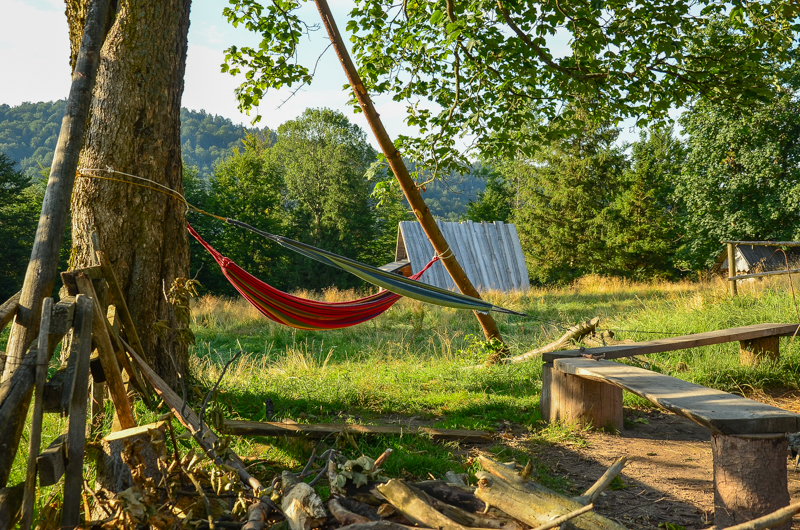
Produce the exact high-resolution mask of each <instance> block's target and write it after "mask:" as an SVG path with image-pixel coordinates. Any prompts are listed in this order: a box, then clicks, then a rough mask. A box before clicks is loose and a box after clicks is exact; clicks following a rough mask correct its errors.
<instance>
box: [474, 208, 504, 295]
mask: <svg viewBox="0 0 800 530" xmlns="http://www.w3.org/2000/svg"><path fill="white" fill-rule="evenodd" d="M478 227H479V228H480V231H481V235H482V236H483V237H482V238H481V246H482V247H483V248H485V249H486V253H487V257H488V258H489V263H490V265H491V272H492V275H493V278H491V286H490V288H491V289H494V290H496V291H505V290H506V289H505V284H504V280H503V278H504V274H502V273H501V268H500V265H499V263H498V259H499V256H498V249H497V243H496V241H495V239H496V238H495V237H494V234H491V233H490V231H494V225H492V224H490V223H485V222H482V223H481V224H480V225H478Z"/></svg>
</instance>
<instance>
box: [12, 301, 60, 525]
mask: <svg viewBox="0 0 800 530" xmlns="http://www.w3.org/2000/svg"><path fill="white" fill-rule="evenodd" d="M52 311H53V299H52V298H45V299H44V302H43V303H42V320H41V322H40V325H39V331H40V333H39V343H38V345H37V346H36V347H37V348H38V351H37V354H36V396H35V398H34V402H33V418H32V419H31V435H30V440H29V445H28V474H27V477H25V496H24V497H23V500H22V522H20V524H19V527H20V528H21V529H22V530H30V528H31V523H33V501H34V499H35V497H36V475H37V472H36V458H37V457H38V456H39V451H40V450H41V448H42V411H43V405H44V398H43V397H42V392H44V384H45V382H46V381H47V361H48V360H49V359H50V357H49V356H48V355H47V353H48V350H49V349H50V344H49V340H48V339H49V336H50V316H51V313H52Z"/></svg>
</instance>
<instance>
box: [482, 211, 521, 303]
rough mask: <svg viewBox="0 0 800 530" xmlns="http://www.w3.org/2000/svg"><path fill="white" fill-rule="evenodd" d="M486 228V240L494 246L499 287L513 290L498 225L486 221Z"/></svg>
mask: <svg viewBox="0 0 800 530" xmlns="http://www.w3.org/2000/svg"><path fill="white" fill-rule="evenodd" d="M484 229H485V230H486V241H487V242H488V243H489V246H490V247H491V248H492V258H493V259H494V264H495V268H496V270H497V285H498V289H500V290H501V291H503V292H507V291H511V290H513V289H514V287H513V284H512V281H511V279H510V278H509V276H510V273H509V270H508V266H507V265H506V258H505V256H504V255H503V247H502V246H501V244H500V238H499V236H498V234H497V226H495V224H494V223H485V224H484Z"/></svg>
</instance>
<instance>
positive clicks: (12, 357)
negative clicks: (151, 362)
mask: <svg viewBox="0 0 800 530" xmlns="http://www.w3.org/2000/svg"><path fill="white" fill-rule="evenodd" d="M108 3H109V2H108V0H94V1H93V2H91V3H90V5H89V12H88V13H87V15H86V25H85V26H84V29H83V40H82V41H81V47H80V50H79V51H78V58H77V60H76V62H75V71H74V72H73V74H72V86H71V88H70V91H69V99H67V108H66V111H65V112H64V119H63V120H62V121H61V133H60V134H59V136H58V143H57V144H56V151H55V155H54V156H53V164H52V165H51V166H50V178H49V180H48V181H47V190H46V191H45V195H44V202H43V203H42V213H41V215H40V217H39V226H38V227H37V229H36V239H35V241H34V243H33V250H32V252H31V260H30V261H29V262H28V269H27V271H26V273H25V282H24V283H23V285H22V294H21V296H20V301H19V308H18V309H17V315H16V317H15V319H14V326H13V327H12V328H11V334H10V336H9V339H8V348H7V350H6V355H7V360H6V363H5V366H4V368H3V380H6V379H8V378H9V377H10V376H11V374H12V373H13V372H14V370H15V369H16V367H17V366H18V365H19V363H20V362H21V361H22V357H23V356H24V355H25V351H26V350H27V349H28V346H30V344H31V343H32V342H33V339H34V338H35V337H36V334H37V332H38V331H39V323H38V315H39V313H40V312H41V309H42V300H44V298H45V297H46V296H49V295H50V294H51V293H52V291H53V285H54V284H55V280H56V272H57V269H58V255H59V251H60V250H61V244H62V242H63V241H64V228H65V227H66V224H67V216H68V215H69V206H70V200H71V197H72V188H73V185H74V184H75V174H76V172H77V170H78V159H79V157H80V154H81V147H82V145H83V133H84V129H85V128H86V120H87V118H88V117H89V105H90V103H91V101H92V91H93V89H94V82H95V77H96V74H97V65H98V63H99V61H100V48H101V47H102V45H103V38H104V35H103V34H104V31H105V26H106V16H107V14H108ZM26 412H27V408H26V410H25V411H23V414H24V413H26ZM15 445H16V444H15Z"/></svg>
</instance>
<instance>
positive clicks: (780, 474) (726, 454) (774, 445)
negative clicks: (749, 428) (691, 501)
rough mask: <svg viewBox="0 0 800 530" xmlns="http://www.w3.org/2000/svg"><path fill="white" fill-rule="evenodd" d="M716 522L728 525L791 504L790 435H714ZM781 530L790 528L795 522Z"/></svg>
mask: <svg viewBox="0 0 800 530" xmlns="http://www.w3.org/2000/svg"><path fill="white" fill-rule="evenodd" d="M711 450H712V455H713V458H714V524H715V526H716V527H717V528H727V527H729V526H734V525H737V524H741V523H744V522H747V521H750V520H752V519H755V518H757V517H761V516H763V515H767V514H769V513H772V512H774V511H775V510H778V509H780V508H783V507H784V506H788V505H789V488H788V481H787V476H786V452H787V446H786V436H785V435H784V434H763V435H749V436H729V435H724V434H718V433H714V434H712V435H711ZM775 528H777V529H778V530H789V528H791V521H789V522H787V523H785V524H784V525H781V526H776V527H775Z"/></svg>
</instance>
